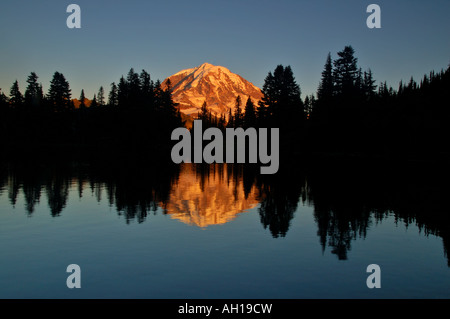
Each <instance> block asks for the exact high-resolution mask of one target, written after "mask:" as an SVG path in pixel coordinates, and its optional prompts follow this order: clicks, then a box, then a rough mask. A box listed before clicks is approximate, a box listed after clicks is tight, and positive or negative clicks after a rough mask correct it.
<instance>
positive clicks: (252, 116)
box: [244, 96, 256, 128]
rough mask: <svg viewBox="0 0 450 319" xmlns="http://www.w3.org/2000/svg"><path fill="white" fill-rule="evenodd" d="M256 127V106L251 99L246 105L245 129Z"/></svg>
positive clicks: (249, 98)
mask: <svg viewBox="0 0 450 319" xmlns="http://www.w3.org/2000/svg"><path fill="white" fill-rule="evenodd" d="M255 126H256V110H255V104H253V101H252V99H251V97H250V96H249V97H248V98H247V102H246V103H245V113H244V127H245V128H249V127H255Z"/></svg>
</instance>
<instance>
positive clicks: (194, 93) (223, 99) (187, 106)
mask: <svg viewBox="0 0 450 319" xmlns="http://www.w3.org/2000/svg"><path fill="white" fill-rule="evenodd" d="M168 79H170V82H171V84H172V88H173V93H172V96H173V99H174V101H175V102H176V103H178V104H179V105H180V111H181V112H183V113H185V114H187V115H193V116H195V115H197V113H198V112H199V110H200V109H201V107H202V104H203V102H205V101H206V105H207V108H208V109H209V110H210V111H211V112H212V113H213V114H216V115H217V116H220V115H222V114H225V115H228V112H229V109H230V108H231V109H232V110H234V108H235V101H236V97H237V96H238V95H239V96H241V100H242V104H243V105H241V107H242V108H244V106H245V102H246V101H247V97H251V99H252V100H253V102H254V103H255V104H256V103H257V102H258V101H259V100H260V99H261V98H262V92H261V90H260V89H259V88H257V87H256V86H254V85H253V84H252V83H250V82H249V81H247V80H245V79H244V78H243V77H241V76H240V75H238V74H235V73H233V72H231V71H230V70H229V69H227V68H226V67H223V66H216V65H213V64H210V63H208V62H205V63H203V64H201V65H199V66H197V67H195V68H190V69H185V70H182V71H180V72H178V73H175V74H174V75H172V76H170V77H169V78H167V79H166V80H164V82H163V86H164V85H165V83H166V82H167V80H168Z"/></svg>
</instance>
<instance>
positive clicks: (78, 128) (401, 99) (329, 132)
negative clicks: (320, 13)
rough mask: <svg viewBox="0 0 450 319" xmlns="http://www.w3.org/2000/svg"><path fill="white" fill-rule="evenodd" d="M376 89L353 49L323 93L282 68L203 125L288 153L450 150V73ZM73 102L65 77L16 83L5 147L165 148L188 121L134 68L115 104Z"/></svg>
mask: <svg viewBox="0 0 450 319" xmlns="http://www.w3.org/2000/svg"><path fill="white" fill-rule="evenodd" d="M376 83H377V81H376V80H375V79H374V75H373V72H372V70H371V69H368V70H362V68H361V67H359V66H358V59H357V57H356V56H355V51H354V49H353V48H352V47H351V46H345V47H344V49H343V50H342V51H339V52H337V57H336V58H335V59H332V56H331V53H329V54H328V55H327V58H326V61H325V65H324V69H323V71H322V76H321V80H320V83H319V85H318V89H317V92H316V94H312V95H308V96H306V97H305V98H304V99H302V97H301V89H300V85H299V84H298V83H297V82H296V80H295V78H294V75H293V72H292V69H291V67H290V66H286V67H285V66H283V65H278V66H277V67H276V68H275V70H274V71H273V72H269V73H268V75H267V77H266V78H265V81H264V85H263V88H262V93H263V98H262V99H261V100H260V101H256V103H255V102H254V101H252V99H251V98H250V97H248V98H247V99H246V100H245V97H244V100H243V99H242V97H241V96H237V97H236V101H235V108H234V111H233V110H232V109H231V108H230V109H229V112H228V114H226V115H225V114H222V115H220V116H217V115H213V114H212V113H211V112H210V111H209V109H208V107H207V105H206V102H205V103H204V104H203V106H202V108H201V110H200V111H199V113H198V114H197V117H198V118H199V119H201V120H202V121H203V128H204V129H206V128H208V127H211V126H214V127H219V128H221V129H225V128H227V127H243V128H248V127H279V128H280V134H281V135H280V139H281V146H282V148H283V149H290V150H294V151H300V150H301V151H312V152H319V153H320V152H324V153H351V154H356V153H358V154H360V153H366V154H367V153H368V154H377V155H389V156H390V155H397V154H409V155H411V154H412V155H414V156H424V155H442V154H444V155H445V154H448V153H447V148H446V147H445V145H446V143H445V139H444V138H445V136H447V135H448V133H449V132H448V130H449V128H448V127H449V126H448V125H447V123H448V121H449V119H450V113H449V108H448V107H447V104H448V100H449V94H450V93H449V92H450V91H449V90H448V88H449V85H450V67H449V68H447V69H446V70H445V71H444V70H442V71H440V72H434V71H433V72H430V74H427V75H424V77H423V78H422V79H421V80H420V82H416V81H415V80H414V79H413V78H411V79H410V80H409V82H405V83H404V82H400V83H399V86H398V89H396V90H394V89H393V88H392V87H388V85H387V83H386V82H381V83H379V84H376ZM71 97H72V94H71V89H70V86H69V83H68V82H67V80H66V79H65V77H64V75H62V74H61V73H59V72H55V74H54V75H53V79H52V80H51V82H50V87H49V90H48V92H47V94H44V93H43V89H42V84H40V83H38V76H37V75H36V73H34V72H32V73H31V74H30V76H29V77H28V79H27V87H26V90H25V94H22V93H21V91H20V88H19V83H18V81H15V82H14V83H13V85H12V87H11V89H10V93H9V96H6V95H5V93H4V92H1V93H0V114H1V121H2V137H1V138H2V140H3V142H8V141H9V142H10V141H16V142H17V141H18V142H20V141H22V142H23V141H29V140H30V139H31V140H32V141H33V142H37V141H38V140H40V141H43V140H44V141H46V140H47V141H52V142H55V141H59V142H72V143H76V144H86V143H92V142H96V143H104V142H110V143H111V144H116V143H117V142H118V141H121V142H122V144H125V145H130V144H133V143H138V142H139V141H141V142H142V140H144V141H147V142H148V141H151V140H156V141H159V142H161V143H162V142H163V141H161V139H160V138H159V137H160V136H163V135H162V134H166V133H167V136H170V132H171V131H172V130H173V128H175V127H179V126H182V125H183V124H184V123H183V121H182V119H181V114H180V111H179V109H178V108H177V104H176V103H174V101H173V99H172V88H171V83H170V81H167V83H166V85H165V87H164V88H163V87H162V85H161V82H160V81H159V80H158V81H156V82H154V81H153V80H152V79H151V77H150V74H149V73H148V72H147V71H145V70H142V72H141V73H140V74H138V73H136V72H135V71H134V70H133V69H130V71H129V72H128V74H127V75H126V76H122V77H121V78H120V80H119V81H118V83H117V84H116V83H115V82H113V83H111V86H110V90H109V94H108V99H107V100H106V96H105V90H104V88H103V87H100V88H99V90H98V93H97V94H96V95H94V98H93V99H92V101H91V105H90V106H89V107H87V105H86V103H85V100H86V98H85V95H84V90H82V92H81V94H80V98H79V101H80V104H79V106H77V107H76V106H75V105H74V102H73V100H72V99H71ZM168 140H169V139H168ZM107 144H108V143H107ZM163 144H164V143H163Z"/></svg>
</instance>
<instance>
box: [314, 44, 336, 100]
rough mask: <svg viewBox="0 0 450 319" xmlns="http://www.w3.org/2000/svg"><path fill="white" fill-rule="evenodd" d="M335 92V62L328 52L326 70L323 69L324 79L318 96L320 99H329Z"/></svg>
mask: <svg viewBox="0 0 450 319" xmlns="http://www.w3.org/2000/svg"><path fill="white" fill-rule="evenodd" d="M333 92H334V79H333V64H332V61H331V54H330V53H328V56H327V60H326V62H325V66H324V70H323V71H322V79H321V81H320V84H319V89H318V91H317V97H318V99H319V100H320V101H329V100H330V99H331V98H332V96H333Z"/></svg>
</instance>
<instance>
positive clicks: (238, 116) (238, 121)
mask: <svg viewBox="0 0 450 319" xmlns="http://www.w3.org/2000/svg"><path fill="white" fill-rule="evenodd" d="M241 105H242V100H241V96H240V95H238V96H237V97H236V101H235V108H234V127H242V124H243V123H242V122H243V121H242V120H243V116H242V109H241Z"/></svg>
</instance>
